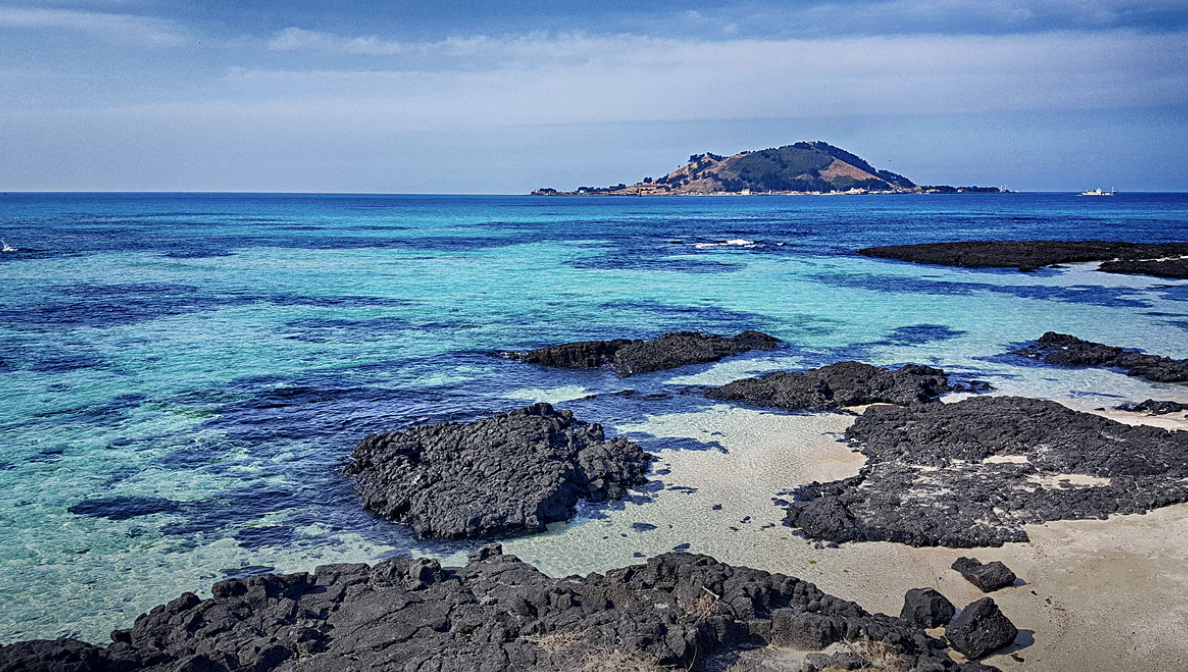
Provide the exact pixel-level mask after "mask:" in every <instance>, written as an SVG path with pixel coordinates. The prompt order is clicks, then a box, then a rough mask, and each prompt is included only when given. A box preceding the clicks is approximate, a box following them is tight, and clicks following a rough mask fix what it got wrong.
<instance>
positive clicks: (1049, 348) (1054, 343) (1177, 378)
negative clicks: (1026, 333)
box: [1015, 331, 1188, 383]
mask: <svg viewBox="0 0 1188 672" xmlns="http://www.w3.org/2000/svg"><path fill="white" fill-rule="evenodd" d="M1015 354H1019V355H1023V356H1024V357H1032V358H1034V359H1038V360H1040V361H1042V362H1044V363H1045V364H1053V365H1057V366H1103V367H1114V368H1119V369H1123V370H1125V371H1126V375H1128V376H1137V377H1139V378H1145V379H1147V380H1150V381H1153V382H1157V383H1182V382H1184V381H1188V360H1184V359H1171V358H1169V357H1159V356H1157V355H1146V354H1143V353H1141V352H1133V351H1129V350H1123V349H1122V348H1119V347H1115V346H1111V345H1102V344H1101V343H1093V342H1091V341H1082V340H1081V339H1079V338H1077V337H1076V336H1069V335H1068V334H1058V333H1056V332H1054V331H1049V332H1048V333H1046V334H1044V335H1043V336H1041V337H1040V339H1039V340H1038V341H1036V343H1035V345H1029V346H1027V347H1025V348H1023V349H1021V350H1018V351H1017V352H1016V353H1015Z"/></svg>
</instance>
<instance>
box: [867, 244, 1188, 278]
mask: <svg viewBox="0 0 1188 672" xmlns="http://www.w3.org/2000/svg"><path fill="white" fill-rule="evenodd" d="M858 254H861V255H865V256H868V257H880V258H883V259H897V260H900V261H914V262H917V263H921V264H937V265H941V266H964V267H967V268H1018V269H1020V270H1033V269H1037V268H1042V267H1044V266H1052V265H1054V264H1071V263H1078V262H1088V261H1102V262H1106V263H1103V264H1102V265H1101V267H1100V269H1099V270H1102V271H1105V272H1107V273H1140V274H1145V275H1154V276H1159V277H1167V278H1184V277H1188V262H1185V261H1184V260H1182V259H1180V258H1179V257H1180V255H1188V243H1160V244H1142V243H1122V242H1111V241H1104V240H994V241H966V242H948V243H923V244H919V245H890V246H886V247H870V248H866V249H864V250H858Z"/></svg>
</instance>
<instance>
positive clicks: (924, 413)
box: [785, 397, 1188, 547]
mask: <svg viewBox="0 0 1188 672" xmlns="http://www.w3.org/2000/svg"><path fill="white" fill-rule="evenodd" d="M846 435H847V437H848V438H849V439H850V440H851V441H852V442H853V443H854V444H855V445H857V446H858V447H859V449H860V450H861V452H862V453H863V454H865V455H867V456H868V457H869V458H871V459H870V461H869V462H868V464H867V465H866V466H865V467H863V469H862V471H861V472H860V473H859V474H858V475H857V476H854V477H852V478H847V479H844V480H840V481H832V482H829V483H812V484H809V485H806V486H803V487H801V488H798V489H796V490H795V491H794V492H793V493H791V494H792V495H793V497H794V501H793V502H791V503H790V504H789V505H788V515H787V517H786V518H785V521H786V523H787V524H788V525H790V526H792V527H795V528H799V529H801V530H803V531H804V534H805V535H806V536H807V537H809V538H811V539H818V540H823V541H830V542H837V543H840V542H844V541H894V542H899V543H904V544H909V545H911V546H949V547H973V546H1001V545H1002V544H1003V543H1005V542H1008V541H1027V539H1028V537H1027V533H1026V532H1025V531H1024V529H1023V527H1022V526H1023V525H1025V524H1029V523H1044V522H1047V521H1051V520H1077V519H1085V518H1105V517H1107V516H1109V515H1112V514H1126V513H1145V512H1147V511H1150V510H1152V509H1155V508H1159V507H1163V506H1169V505H1171V504H1176V503H1180V502H1185V501H1188V484H1186V483H1184V482H1183V481H1182V479H1185V478H1188V432H1169V431H1167V430H1165V429H1161V428H1157V427H1150V426H1141V425H1140V426H1131V425H1125V424H1122V423H1119V422H1115V421H1113V420H1109V419H1107V418H1103V417H1100V416H1097V415H1093V414H1089V413H1080V412H1077V411H1073V410H1071V409H1069V408H1067V407H1065V406H1062V405H1060V404H1057V403H1055V402H1051V401H1042V400H1038V399H1026V398H1020V397H974V398H970V399H966V400H963V401H960V402H957V403H953V404H932V405H915V406H911V407H905V408H901V407H877V406H876V407H872V408H869V409H867V410H866V412H865V413H864V414H863V415H862V416H860V417H859V418H858V420H857V421H856V422H855V423H854V425H853V426H851V427H850V429H848V430H847V431H846Z"/></svg>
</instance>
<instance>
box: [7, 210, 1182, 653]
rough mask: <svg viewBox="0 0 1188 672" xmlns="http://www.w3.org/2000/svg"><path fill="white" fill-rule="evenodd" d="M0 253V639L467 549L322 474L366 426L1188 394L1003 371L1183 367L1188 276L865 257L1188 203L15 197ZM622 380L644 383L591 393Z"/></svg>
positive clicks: (1115, 229) (1178, 222)
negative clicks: (551, 360)
mask: <svg viewBox="0 0 1188 672" xmlns="http://www.w3.org/2000/svg"><path fill="white" fill-rule="evenodd" d="M0 238H3V239H4V241H5V242H6V243H7V246H8V247H9V248H13V249H12V251H5V252H3V253H2V254H0V297H2V298H0V567H2V568H3V571H2V572H0V594H4V595H6V596H8V603H9V608H8V609H7V610H5V611H4V612H3V613H0V643H2V642H6V641H12V640H16V639H23V638H29V637H54V636H62V635H73V636H81V637H84V638H88V639H93V640H101V639H102V638H103V637H104V636H105V635H106V633H107V631H109V630H111V629H113V628H116V627H124V626H126V625H127V624H128V623H130V621H131V619H132V618H133V617H135V615H136V614H137V613H140V612H141V611H143V610H145V609H147V608H148V607H150V606H152V605H154V604H157V603H159V602H161V601H164V600H166V599H169V598H171V597H173V596H174V595H176V594H177V593H179V592H181V591H183V590H193V591H195V592H200V591H201V590H202V589H204V588H205V587H206V586H208V585H209V583H210V582H211V581H213V580H216V579H219V578H222V577H224V576H235V575H244V574H250V573H254V572H261V571H270V570H271V569H277V570H280V571H295V570H309V569H312V568H313V566H314V565H316V564H321V563H325V562H336V561H373V560H376V559H378V558H381V557H384V556H385V555H389V554H391V553H394V552H415V553H420V554H429V555H436V556H442V557H445V556H450V555H452V554H455V553H457V552H459V551H464V550H466V545H464V544H462V545H448V544H425V543H421V542H417V541H415V540H413V539H411V538H410V537H409V536H408V535H407V534H406V533H405V532H404V531H403V530H402V529H401V528H399V526H395V525H392V524H389V523H386V522H384V521H379V520H376V519H374V518H373V517H371V516H369V515H367V514H365V513H363V512H361V511H360V510H359V507H358V505H357V502H356V501H355V499H354V495H353V493H352V491H351V489H350V484H349V483H347V482H345V481H344V479H343V478H342V476H341V474H340V473H339V471H338V468H339V464H340V460H342V459H343V458H344V457H345V456H346V455H348V454H349V453H350V450H351V448H352V447H353V445H354V444H355V443H356V442H357V441H358V440H359V439H360V438H362V437H363V436H365V435H366V434H368V433H370V432H376V431H382V430H389V429H398V428H403V427H407V426H409V425H411V424H415V423H420V422H429V421H436V420H442V419H447V420H463V419H470V418H474V417H479V416H483V415H487V414H491V413H494V412H498V411H502V410H507V409H510V408H514V407H517V406H520V405H524V404H526V403H529V402H531V401H535V400H543V401H550V402H554V403H557V404H558V405H562V406H565V407H568V408H572V409H574V410H575V412H577V413H578V414H579V416H580V417H582V418H585V419H589V420H592V421H598V422H602V423H603V424H604V425H606V426H607V428H608V430H609V431H610V432H611V433H615V432H616V431H625V432H626V431H629V432H631V434H630V435H631V436H632V438H635V439H637V440H639V441H640V442H641V443H642V444H643V445H644V446H645V447H646V448H648V449H649V450H653V451H656V452H658V453H663V452H665V451H682V450H710V451H720V449H721V445H720V444H717V443H716V441H715V440H714V439H713V438H712V437H704V436H694V435H692V434H690V435H689V436H684V437H682V436H669V435H663V436H662V435H661V432H660V431H659V430H658V429H657V430H656V431H644V430H641V429H639V427H650V426H653V425H654V426H656V427H659V426H660V424H663V419H664V418H670V419H671V418H677V417H685V414H690V413H709V412H710V411H711V410H712V409H713V405H712V404H710V403H709V402H708V400H705V399H703V398H702V397H700V396H698V395H696V394H681V392H688V391H689V386H690V385H695V384H717V383H721V382H726V381H728V380H730V379H732V378H733V377H738V376H741V375H750V374H753V373H755V372H759V371H765V370H771V369H775V368H795V369H803V368H807V367H811V366H818V365H821V364H826V363H830V362H833V361H838V360H842V359H860V360H863V361H868V362H871V363H876V364H885V365H892V364H902V363H905V362H913V361H914V362H923V363H929V364H934V365H939V366H943V367H944V368H946V369H947V370H950V371H953V372H955V373H956V374H957V375H958V376H963V377H977V378H981V379H985V380H990V381H991V382H992V383H993V384H994V385H995V386H996V387H998V388H999V390H1000V391H1003V392H1011V393H1025V394H1030V395H1032V396H1044V397H1048V398H1054V399H1059V400H1063V401H1070V403H1072V402H1077V401H1078V400H1079V401H1080V403H1085V404H1091V405H1102V404H1105V403H1107V402H1112V400H1114V399H1129V400H1132V401H1139V400H1141V399H1143V398H1146V397H1148V396H1162V397H1164V398H1170V397H1173V396H1175V395H1178V394H1180V392H1179V390H1178V389H1175V388H1171V387H1168V386H1162V387H1160V386H1154V385H1152V384H1148V383H1143V382H1141V381H1135V380H1133V379H1129V378H1126V377H1125V376H1121V375H1119V374H1114V373H1110V372H1076V371H1053V370H1051V369H1047V368H1044V367H1036V366H1034V365H1032V364H1031V363H1030V362H1028V361H1026V360H1020V359H1019V358H1015V357H1012V356H1009V355H1006V353H1007V352H1008V351H1009V350H1010V349H1011V346H1012V344H1017V343H1021V342H1025V341H1028V340H1033V339H1035V338H1036V337H1038V336H1039V335H1040V334H1042V333H1043V332H1044V331H1048V330H1060V331H1066V332H1070V333H1074V334H1077V335H1079V336H1081V337H1084V338H1089V339H1093V340H1099V341H1105V342H1109V343H1112V344H1117V345H1123V346H1127V347H1137V348H1143V349H1146V350H1148V351H1150V352H1155V353H1158V354H1166V355H1170V356H1174V357H1188V283H1185V282H1181V281H1168V280H1157V279H1151V278H1143V277H1137V276H1116V275H1108V274H1101V273H1096V272H1094V271H1092V270H1090V269H1089V268H1081V267H1077V268H1070V269H1064V270H1043V271H1040V272H1038V273H1028V274H1024V273H1019V272H1017V271H1008V270H985V271H973V270H967V269H948V268H939V267H930V266H919V265H914V264H904V263H897V262H888V261H879V260H873V259H866V258H863V257H860V256H858V255H855V254H854V250H856V249H859V248H862V247H867V246H873V245H886V244H905V243H915V242H931V241H940V240H977V239H1037V238H1056V239H1089V238H1093V239H1109V240H1127V241H1135V242H1163V241H1175V240H1188V195H1182V194H1119V195H1117V196H1115V197H1112V198H1081V197H1078V196H1075V195H1068V194H1009V195H930V196H866V197H852V196H851V197H841V196H838V197H751V198H656V199H640V198H583V199H564V198H554V199H550V198H532V197H455V196H449V197H444V196H443V197H438V196H336V195H240V194H226V195H222V194H215V195H205V194H202V195H191V194H6V195H3V196H0ZM751 328H754V329H761V330H763V331H766V332H768V333H771V334H773V335H775V336H778V337H780V338H781V339H784V340H785V341H786V347H784V348H783V349H781V350H779V351H777V352H776V353H774V354H771V353H764V354H763V355H762V356H757V357H755V358H746V357H744V358H741V359H739V360H735V361H731V362H724V363H722V364H720V365H717V366H705V367H691V368H690V369H683V370H680V371H676V372H661V373H657V374H652V375H647V376H641V377H639V378H632V379H630V380H627V381H623V380H619V379H616V378H615V377H614V375H613V374H611V373H610V372H605V371H599V372H558V371H548V370H543V369H539V368H536V367H533V366H528V365H523V364H520V363H517V362H513V361H509V360H506V359H504V358H501V357H499V356H498V353H499V352H500V351H504V350H522V349H528V348H533V347H538V346H542V345H546V344H551V343H558V342H564V341H570V340H579V339H592V338H610V337H647V336H655V335H658V334H660V333H662V332H665V331H671V330H675V329H692V330H702V331H709V332H717V333H735V332H737V331H741V330H743V329H751ZM624 389H633V390H635V391H636V394H634V395H619V396H616V395H610V394H607V393H609V392H615V391H621V390H624ZM590 395H597V396H596V398H593V399H589V398H587V397H589V396H590ZM657 395H659V396H657ZM648 423H653V425H648ZM665 426H667V425H665ZM655 480H656V483H657V485H656V486H655V487H660V488H670V489H677V488H680V487H681V486H680V485H679V484H675V483H664V480H663V475H662V474H661V475H659V477H658V478H656V479H655ZM794 485H797V484H796V483H789V484H788V486H789V487H791V486H794ZM773 494H774V493H773ZM648 497H649V495H647V494H646V493H645V494H642V495H640V498H641V499H640V500H639V501H638V502H637V503H636V504H633V505H638V506H640V507H647V506H649V504H648ZM657 510H659V509H657ZM599 515H600V514H599V512H598V511H597V510H589V511H584V512H583V516H586V517H588V518H597V517H598V516H599ZM657 516H659V517H660V518H661V519H662V518H663V514H657ZM634 525H637V527H631V526H628V529H630V530H632V531H633V532H634V533H636V534H637V535H638V539H640V540H642V541H638V542H637V541H635V539H636V537H629V536H627V533H624V536H625V538H627V539H629V540H630V542H627V541H625V542H622V543H623V544H628V545H626V546H619V547H615V549H614V550H613V551H612V550H607V549H587V548H586V547H584V546H583V547H581V549H580V550H574V549H576V548H577V546H576V545H575V546H574V548H571V549H570V550H569V552H568V553H569V555H568V556H566V557H571V560H559V559H557V557H560V556H564V555H565V554H564V553H561V554H560V555H559V556H557V557H553V556H549V557H545V552H544V551H541V554H542V555H541V557H540V558H535V559H534V558H532V557H531V553H532V552H533V550H532V548H533V547H529V546H526V547H525V550H524V551H518V552H520V553H521V555H525V556H526V557H527V558H528V559H530V560H533V561H539V562H540V563H541V564H542V566H543V567H547V568H549V569H550V571H558V572H559V571H565V570H567V569H568V568H570V565H567V564H566V562H570V561H572V563H573V564H572V567H575V568H576V567H587V566H589V565H590V563H591V562H594V560H591V557H592V554H597V555H598V556H599V557H600V558H605V562H608V563H613V562H617V561H618V559H619V557H620V556H622V555H623V554H624V553H625V554H626V557H632V555H633V554H636V553H639V552H641V551H643V552H652V551H655V548H653V547H649V546H647V543H648V542H646V539H650V538H653V537H657V536H658V535H657V533H656V532H654V531H653V530H654V529H655V528H656V525H654V524H652V523H634ZM649 526H650V527H649ZM575 528H580V525H576V526H575ZM567 534H569V535H575V534H576V532H572V531H571V532H560V533H558V534H557V535H554V536H555V537H556V538H557V539H556V540H555V541H554V542H550V543H553V544H554V545H557V546H558V547H560V548H564V547H565V544H566V543H567V542H566V539H567V537H566V535H567ZM649 535H651V536H649ZM574 538H575V539H576V537H574ZM608 543H609V542H608ZM629 543H630V544H637V545H636V546H630V545H629ZM575 544H576V542H575ZM640 544H642V545H640ZM661 550H664V549H661ZM549 552H550V553H554V554H556V553H558V552H557V551H555V550H553V551H549ZM583 554H584V555H583ZM608 566H609V565H608Z"/></svg>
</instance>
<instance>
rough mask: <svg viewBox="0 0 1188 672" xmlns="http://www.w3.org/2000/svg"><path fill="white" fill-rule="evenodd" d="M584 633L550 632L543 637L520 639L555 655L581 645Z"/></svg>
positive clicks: (533, 636) (534, 636) (526, 636)
mask: <svg viewBox="0 0 1188 672" xmlns="http://www.w3.org/2000/svg"><path fill="white" fill-rule="evenodd" d="M585 634H586V632H585V631H584V630H583V631H580V632H550V633H546V634H543V635H525V636H523V637H520V639H522V640H524V641H525V642H528V643H529V644H535V645H536V646H539V647H540V648H541V649H544V650H545V651H547V652H549V653H557V652H558V651H564V650H565V649H569V648H573V647H575V646H577V645H578V644H581V642H582V637H583V636H584V635H585Z"/></svg>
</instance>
